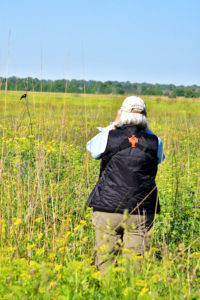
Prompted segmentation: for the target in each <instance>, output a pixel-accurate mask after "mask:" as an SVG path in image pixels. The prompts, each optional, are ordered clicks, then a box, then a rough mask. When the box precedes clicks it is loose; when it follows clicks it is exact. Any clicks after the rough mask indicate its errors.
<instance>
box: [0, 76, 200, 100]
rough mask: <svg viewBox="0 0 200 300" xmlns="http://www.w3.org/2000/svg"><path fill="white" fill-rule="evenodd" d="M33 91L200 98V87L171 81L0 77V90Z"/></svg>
mask: <svg viewBox="0 0 200 300" xmlns="http://www.w3.org/2000/svg"><path fill="white" fill-rule="evenodd" d="M5 89H7V90H10V91H35V92H53V93H65V92H67V93H80V94H82V93H88V94H119V95H123V94H134V95H156V96H168V97H172V98H175V97H179V96H182V97H186V98H193V97H200V86H197V85H192V86H184V85H181V86H176V85H174V84H150V83H131V82H130V81H126V82H119V81H110V80H109V81H105V82H102V81H95V80H86V81H84V80H77V79H72V80H65V79H59V80H39V79H38V78H32V77H27V78H18V77H16V76H12V77H9V78H8V79H7V80H6V78H3V77H0V90H5Z"/></svg>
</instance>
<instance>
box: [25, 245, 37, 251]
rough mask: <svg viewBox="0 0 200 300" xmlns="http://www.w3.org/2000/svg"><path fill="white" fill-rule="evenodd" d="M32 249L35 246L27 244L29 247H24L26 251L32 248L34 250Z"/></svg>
mask: <svg viewBox="0 0 200 300" xmlns="http://www.w3.org/2000/svg"><path fill="white" fill-rule="evenodd" d="M34 247H35V244H32V245H31V244H29V245H27V246H26V249H27V250H30V249H32V248H34Z"/></svg>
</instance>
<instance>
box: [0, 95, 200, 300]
mask: <svg viewBox="0 0 200 300" xmlns="http://www.w3.org/2000/svg"><path fill="white" fill-rule="evenodd" d="M19 98H20V94H18V93H12V92H9V93H5V92H3V91H2V92H0V299H200V296H199V295H200V229H199V221H200V197H199V183H200V182H199V178H200V176H199V170H200V153H199V152H200V151H199V145H200V101H199V99H187V100H186V99H183V98H177V99H168V98H165V97H159V98H158V97H155V96H151V97H148V96H145V97H144V100H145V101H146V103H147V112H148V120H149V126H150V129H151V130H152V131H153V132H155V134H157V135H158V136H159V137H160V138H161V139H162V141H163V144H164V152H165V156H166V159H165V161H164V162H163V163H162V164H161V165H160V166H159V170H158V175H157V185H158V189H159V198H160V203H161V213H160V214H159V215H157V216H156V220H155V226H154V228H153V230H152V232H151V247H150V250H149V251H148V252H146V253H145V255H144V257H139V256H137V255H135V254H134V253H130V256H131V258H130V261H128V262H127V261H126V260H125V259H124V258H123V257H120V256H119V259H118V264H117V265H116V266H114V267H112V268H111V269H110V270H109V272H108V274H107V275H106V276H105V275H102V274H100V273H99V271H97V270H96V269H95V266H94V258H95V249H94V230H93V227H92V224H91V216H92V210H91V209H88V208H87V207H86V206H85V202H86V200H87V198H88V195H89V193H90V192H91V190H92V188H93V187H94V185H95V183H96V180H97V178H98V174H99V161H98V160H93V159H92V158H91V156H90V154H89V153H88V152H86V148H85V144H86V142H87V141H88V140H89V139H90V138H91V137H93V136H94V135H95V134H97V132H98V131H97V129H96V127H97V126H107V125H109V122H110V121H113V119H114V117H115V114H116V111H117V109H119V107H120V105H121V103H122V101H123V99H124V96H114V95H109V96H106V95H104V96H100V95H70V94H63V95H56V94H51V95H49V94H42V93H38V94H36V93H30V94H29V95H28V98H27V99H23V100H21V101H20V100H19ZM139 261H140V265H141V267H140V269H139V270H138V262H139Z"/></svg>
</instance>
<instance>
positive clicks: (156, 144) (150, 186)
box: [87, 96, 164, 268]
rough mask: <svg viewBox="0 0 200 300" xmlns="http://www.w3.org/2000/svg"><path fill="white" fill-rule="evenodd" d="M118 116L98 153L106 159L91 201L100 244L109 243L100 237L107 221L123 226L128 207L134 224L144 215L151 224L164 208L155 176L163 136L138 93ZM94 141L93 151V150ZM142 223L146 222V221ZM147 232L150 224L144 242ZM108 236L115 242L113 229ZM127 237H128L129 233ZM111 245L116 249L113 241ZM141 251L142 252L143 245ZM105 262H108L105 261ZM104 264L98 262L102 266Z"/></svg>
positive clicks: (90, 198) (127, 100)
mask: <svg viewBox="0 0 200 300" xmlns="http://www.w3.org/2000/svg"><path fill="white" fill-rule="evenodd" d="M123 109H124V111H123ZM117 118H118V120H117V121H118V124H117V125H118V126H117V127H116V128H113V130H109V132H108V133H107V139H106V146H105V147H103V148H104V151H103V152H102V153H100V154H99V155H98V158H101V159H102V160H101V168H100V177H99V180H98V182H97V184H96V186H95V188H94V190H93V191H92V193H91V194H90V197H89V199H88V202H87V204H88V205H89V206H91V207H93V209H94V218H93V219H95V220H93V223H94V225H95V229H96V240H98V242H97V244H98V245H97V246H99V245H101V244H102V243H103V242H105V240H104V239H101V238H99V235H100V232H99V230H100V227H104V230H103V233H104V234H105V232H107V231H106V229H105V228H106V222H107V220H109V223H112V222H113V223H115V225H116V224H118V226H117V227H118V229H120V222H121V220H122V219H123V217H122V216H123V215H122V214H123V213H124V211H126V210H127V211H128V213H129V214H130V215H132V216H130V219H131V218H132V223H135V225H136V223H137V222H136V221H135V220H134V219H133V218H136V217H137V215H141V216H144V218H145V222H146V224H148V226H149V221H148V220H151V223H152V222H153V219H154V215H155V213H159V211H160V206H159V200H158V196H157V188H156V184H155V177H156V173H157V164H158V163H159V162H161V161H162V160H163V159H164V155H163V153H162V152H163V151H162V143H161V141H160V139H159V138H158V137H157V136H156V135H154V134H153V133H152V132H151V131H150V130H149V129H148V123H147V120H146V105H145V103H144V101H143V100H142V99H141V98H138V97H134V96H133V97H128V98H126V99H125V101H124V103H123V105H122V111H121V112H120V117H119V115H118V117H117ZM127 123H128V124H127ZM110 129H111V128H110ZM105 132H106V131H104V136H105V135H106V133H105ZM100 135H101V134H100ZM95 139H96V143H97V137H95V138H94V140H93V141H94V142H95ZM101 139H102V142H103V140H105V138H104V139H103V134H102V136H101ZM91 141H92V140H91ZM91 141H90V142H89V143H90V144H89V145H90V149H89V150H91V152H92V147H91V144H92V143H91ZM104 142H105V141H104ZM101 147H102V145H101ZM96 158H97V157H96ZM103 213H104V215H103ZM97 214H98V216H99V217H98V220H99V221H97V217H96V218H95V216H97ZM134 215H135V217H134ZM102 218H104V219H106V222H105V221H103V222H102ZM113 218H114V219H115V220H116V218H118V222H117V223H116V222H115V221H114V219H113ZM142 222H143V223H144V220H142ZM151 226H152V224H151ZM115 227H116V226H115ZM117 227H116V228H117ZM111 228H113V226H111ZM116 228H115V230H114V232H115V234H116V233H117V231H116ZM101 230H102V229H101ZM112 230H113V229H112ZM146 231H148V229H147V227H145V230H144V231H143V233H142V236H143V238H142V240H143V241H144V239H145V234H144V232H146ZM140 233H141V232H140ZM108 235H109V239H110V241H111V240H112V238H111V236H112V235H113V234H112V231H111V232H110V233H109V234H108ZM134 235H138V232H137V230H135V232H131V236H134ZM129 236H130V231H129ZM122 239H123V234H122ZM124 240H126V236H125V235H124ZM133 240H134V239H133ZM142 240H141V241H140V242H142ZM134 243H135V242H134V241H133V243H132V244H131V246H130V247H129V248H130V249H132V250H133V249H134V248H135V246H137V247H138V245H134ZM136 244H137V243H136ZM109 247H110V248H111V252H112V251H113V250H112V248H113V246H112V242H111V245H110V244H109ZM126 247H127V244H126ZM140 248H141V245H140ZM139 252H140V253H142V248H141V249H140V251H139ZM98 261H99V259H98ZM101 264H102V265H104V263H102V261H101ZM101 264H99V263H97V265H98V266H99V268H100V265H101Z"/></svg>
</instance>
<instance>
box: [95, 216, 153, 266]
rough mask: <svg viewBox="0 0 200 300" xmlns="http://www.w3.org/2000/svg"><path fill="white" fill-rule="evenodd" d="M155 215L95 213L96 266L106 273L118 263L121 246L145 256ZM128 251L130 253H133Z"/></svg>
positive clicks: (125, 252) (124, 252)
mask: <svg viewBox="0 0 200 300" xmlns="http://www.w3.org/2000/svg"><path fill="white" fill-rule="evenodd" d="M153 221H154V215H153V214H152V215H150V214H148V215H139V214H138V215H128V214H119V213H107V212H100V211H94V212H93V216H92V223H93V225H94V227H95V234H96V239H95V240H96V251H97V255H96V266H97V268H98V269H99V270H100V271H104V270H105V269H106V268H107V267H108V266H109V265H111V264H114V263H115V262H116V255H117V254H119V250H120V248H121V246H123V248H124V251H123V252H122V254H125V255H126V256H127V251H126V250H127V249H129V250H132V251H133V253H135V255H143V254H144V248H145V246H148V241H147V236H148V233H149V230H150V228H151V227H152V225H153ZM132 251H128V252H132Z"/></svg>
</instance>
